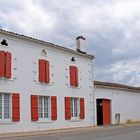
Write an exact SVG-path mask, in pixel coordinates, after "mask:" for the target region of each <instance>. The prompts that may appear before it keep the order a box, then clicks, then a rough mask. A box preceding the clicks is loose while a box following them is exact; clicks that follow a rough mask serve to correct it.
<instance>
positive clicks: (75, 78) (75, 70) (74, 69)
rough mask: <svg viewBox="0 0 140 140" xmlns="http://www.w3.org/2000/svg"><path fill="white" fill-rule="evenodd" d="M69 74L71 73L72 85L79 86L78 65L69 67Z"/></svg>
mask: <svg viewBox="0 0 140 140" xmlns="http://www.w3.org/2000/svg"><path fill="white" fill-rule="evenodd" d="M69 74H70V85H71V86H73V87H78V86H79V82H78V68H77V67H76V66H70V68H69Z"/></svg>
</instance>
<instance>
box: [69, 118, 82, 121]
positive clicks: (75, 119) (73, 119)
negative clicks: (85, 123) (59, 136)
mask: <svg viewBox="0 0 140 140" xmlns="http://www.w3.org/2000/svg"><path fill="white" fill-rule="evenodd" d="M80 121H81V119H80V118H71V120H69V122H80Z"/></svg>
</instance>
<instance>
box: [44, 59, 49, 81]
mask: <svg viewBox="0 0 140 140" xmlns="http://www.w3.org/2000/svg"><path fill="white" fill-rule="evenodd" d="M45 82H46V83H49V82H50V64H49V61H45Z"/></svg>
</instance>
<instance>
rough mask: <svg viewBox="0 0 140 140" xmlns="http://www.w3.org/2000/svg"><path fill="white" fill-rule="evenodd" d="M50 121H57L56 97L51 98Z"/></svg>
mask: <svg viewBox="0 0 140 140" xmlns="http://www.w3.org/2000/svg"><path fill="white" fill-rule="evenodd" d="M51 119H52V120H57V97H56V96H52V97H51Z"/></svg>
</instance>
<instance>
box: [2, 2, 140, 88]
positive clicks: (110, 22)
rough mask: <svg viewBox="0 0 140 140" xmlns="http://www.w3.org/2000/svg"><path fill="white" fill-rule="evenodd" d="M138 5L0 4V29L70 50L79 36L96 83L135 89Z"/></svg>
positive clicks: (138, 36) (137, 61) (139, 14)
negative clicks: (89, 56) (92, 58)
mask: <svg viewBox="0 0 140 140" xmlns="http://www.w3.org/2000/svg"><path fill="white" fill-rule="evenodd" d="M139 5H140V1H139V0H133V1H132V0H117V1H115V0H87V1H85V0H76V1H71V0H67V1H65V0H59V1H58V0H53V1H52V0H24V1H19V0H11V1H10V2H9V1H8V0H1V1H0V28H3V29H7V30H10V31H14V32H18V33H20V34H26V35H29V36H32V37H35V38H39V39H43V40H46V41H49V42H52V43H55V44H59V45H63V46H65V47H69V48H72V49H75V46H76V43H75V38H76V37H77V36H78V35H83V36H85V37H86V41H87V46H86V49H87V51H88V53H91V54H95V56H96V60H95V61H94V62H95V63H94V69H95V71H94V78H95V79H96V80H104V81H111V82H121V83H125V84H132V85H138V84H137V83H138V82H139V77H137V76H136V73H138V67H136V66H137V65H139V54H140V49H139V46H140V41H139V38H140V28H139V27H140V10H139ZM133 63H134V64H133ZM130 64H131V66H133V67H135V68H134V69H133V70H132V68H131V66H130ZM126 69H130V71H129V72H128V71H127V72H126Z"/></svg>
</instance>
